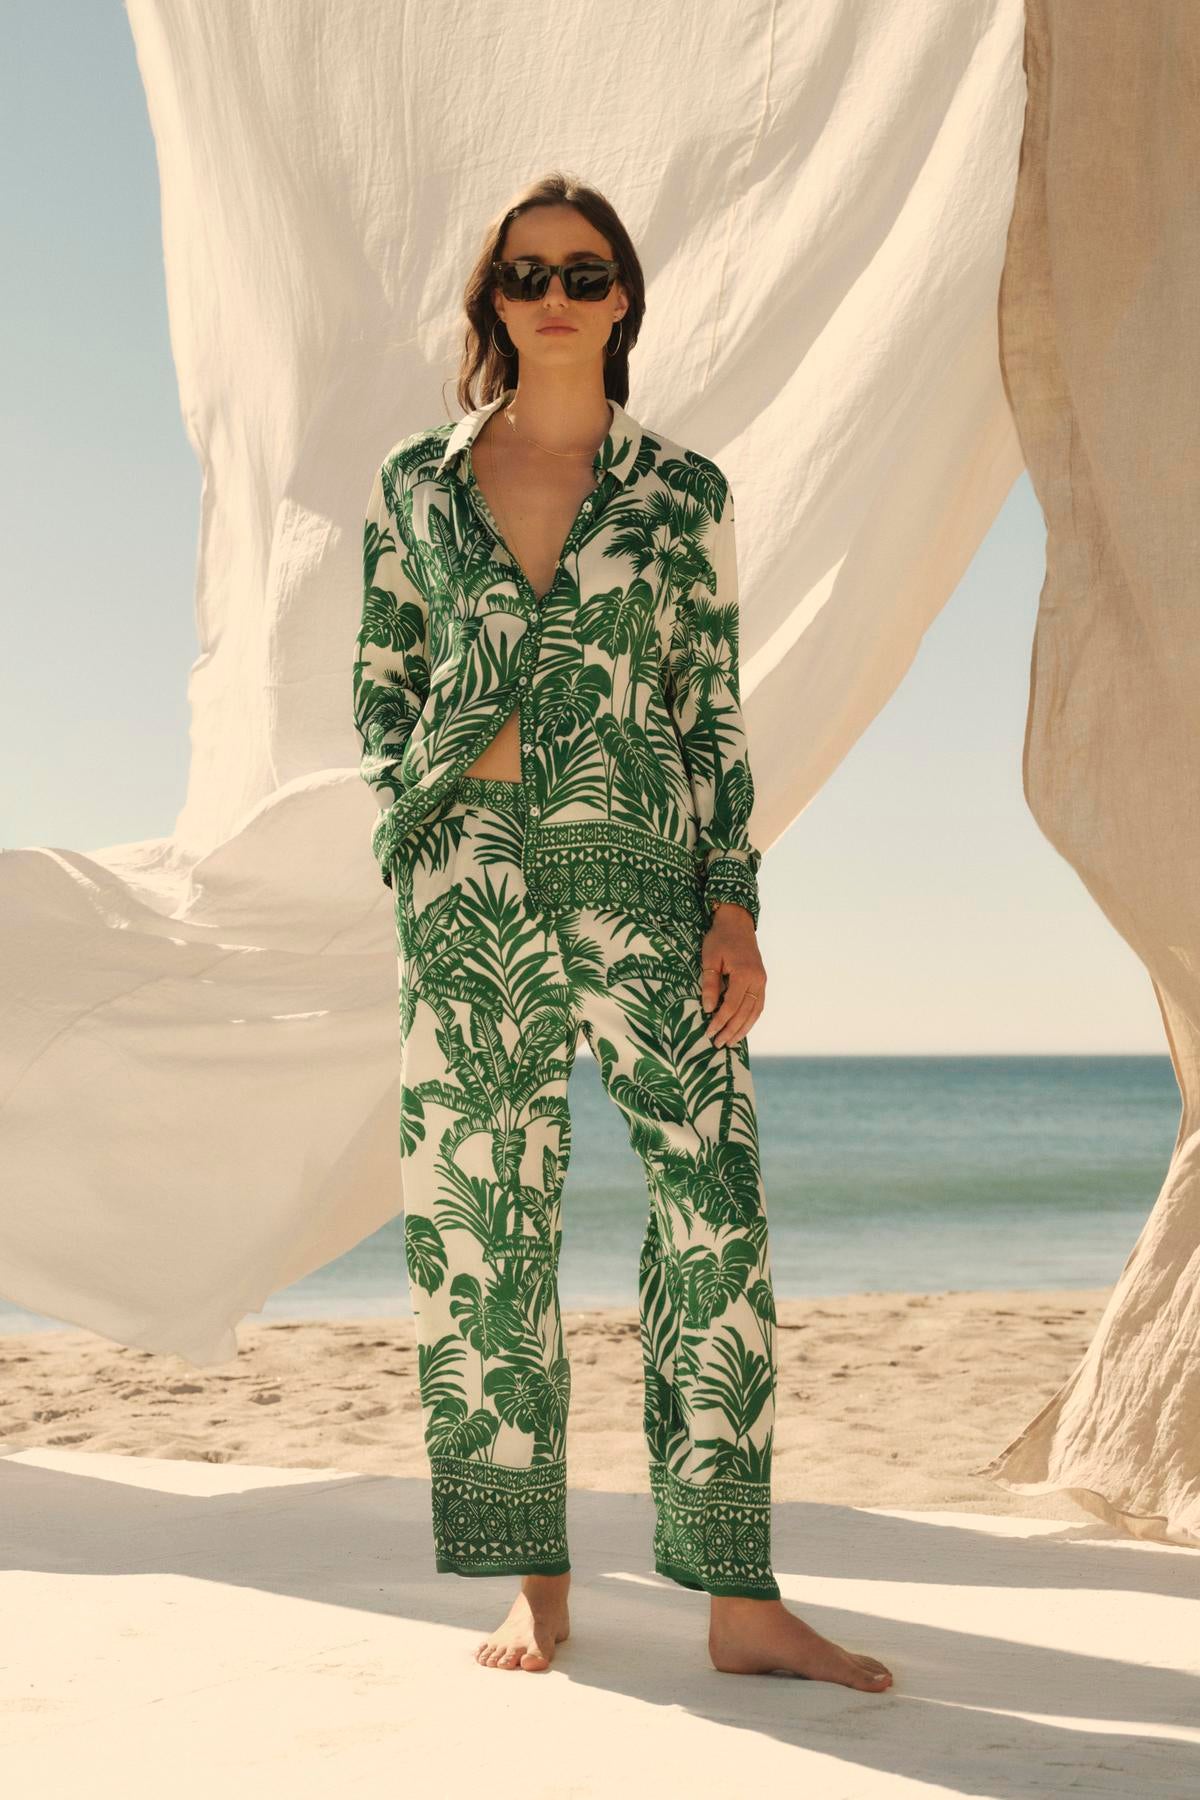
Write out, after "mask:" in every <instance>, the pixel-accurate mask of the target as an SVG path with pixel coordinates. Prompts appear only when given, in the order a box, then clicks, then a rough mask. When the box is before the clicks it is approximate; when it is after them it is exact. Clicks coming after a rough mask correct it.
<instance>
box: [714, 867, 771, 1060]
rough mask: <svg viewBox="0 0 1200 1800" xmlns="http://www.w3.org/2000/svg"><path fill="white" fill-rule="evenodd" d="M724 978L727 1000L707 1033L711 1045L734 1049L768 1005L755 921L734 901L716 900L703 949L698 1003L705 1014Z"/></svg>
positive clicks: (765, 980)
mask: <svg viewBox="0 0 1200 1800" xmlns="http://www.w3.org/2000/svg"><path fill="white" fill-rule="evenodd" d="M722 975H725V976H727V977H728V980H727V981H726V984H725V997H724V999H723V1000H722V1001H721V1007H720V1010H719V1011H718V1012H717V1013H716V1014H715V1015H714V1016H713V1018H711V1019H710V1020H709V1021H708V1025H707V1027H706V1029H707V1031H708V1035H709V1037H710V1038H712V1040H713V1042H714V1043H715V1044H719V1045H725V1044H735V1043H737V1041H738V1040H739V1038H743V1037H745V1035H746V1033H747V1032H748V1031H749V1029H750V1027H751V1026H752V1025H753V1023H754V1021H755V1019H757V1018H758V1015H759V1014H760V1013H761V1011H762V1009H763V1006H764V1005H765V1003H766V997H767V971H766V969H765V967H764V966H763V959H762V957H761V956H760V955H759V950H758V936H757V933H756V932H755V929H754V917H753V915H752V914H751V913H750V912H748V911H747V909H746V908H745V907H744V906H738V905H737V904H736V903H735V902H734V901H732V900H719V901H718V902H717V904H716V905H715V906H714V907H713V909H712V924H711V925H710V926H709V928H708V930H707V931H706V932H705V934H704V942H703V944H702V946H701V951H700V1003H701V1005H702V1006H703V1008H704V1010H705V1012H706V1013H708V1012H712V1010H713V1007H714V1006H716V1004H717V1001H718V999H719V998H720V994H721V977H722Z"/></svg>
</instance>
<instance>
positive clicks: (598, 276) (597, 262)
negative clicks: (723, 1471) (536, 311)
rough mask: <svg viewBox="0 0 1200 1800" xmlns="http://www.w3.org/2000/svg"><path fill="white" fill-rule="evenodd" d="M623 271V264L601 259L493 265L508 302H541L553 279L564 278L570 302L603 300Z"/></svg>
mask: <svg viewBox="0 0 1200 1800" xmlns="http://www.w3.org/2000/svg"><path fill="white" fill-rule="evenodd" d="M620 270H621V265H620V263H617V262H613V261H611V260H609V259H607V258H605V257H601V256H594V257H590V258H588V259H587V260H586V261H585V260H583V259H580V261H578V262H570V263H547V262H538V261H537V260H536V258H535V257H532V256H518V257H515V258H514V259H513V260H512V261H510V262H494V263H493V264H492V272H493V274H494V275H495V277H496V280H497V282H498V283H499V286H500V292H501V293H502V294H503V295H504V298H505V299H506V300H540V299H541V297H542V295H543V294H544V293H545V292H546V289H547V288H548V287H549V286H550V277H551V276H552V275H561V277H562V284H563V292H564V293H565V294H566V296H567V299H568V300H603V298H604V296H605V295H606V294H607V293H608V292H609V291H610V290H611V288H612V284H613V282H614V281H615V280H616V279H617V276H618V275H619V274H620Z"/></svg>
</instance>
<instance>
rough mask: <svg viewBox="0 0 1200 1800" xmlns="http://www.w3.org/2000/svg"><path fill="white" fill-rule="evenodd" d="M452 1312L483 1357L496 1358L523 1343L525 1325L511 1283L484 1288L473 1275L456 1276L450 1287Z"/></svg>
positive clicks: (463, 1331)
mask: <svg viewBox="0 0 1200 1800" xmlns="http://www.w3.org/2000/svg"><path fill="white" fill-rule="evenodd" d="M450 1292H451V1294H452V1295H453V1296H454V1298H453V1299H452V1300H451V1302H450V1313H451V1316H452V1317H453V1318H456V1319H457V1320H458V1328H459V1330H460V1331H461V1332H462V1334H463V1336H464V1337H465V1338H466V1340H467V1342H468V1343H469V1344H473V1345H474V1347H475V1349H476V1350H478V1351H479V1353H480V1355H481V1356H486V1357H492V1356H497V1355H499V1353H500V1352H501V1351H502V1350H506V1349H510V1348H511V1347H512V1346H513V1345H514V1344H517V1343H519V1342H520V1341H521V1337H522V1333H523V1329H524V1327H523V1322H522V1319H521V1314H520V1310H519V1309H518V1307H517V1306H516V1304H515V1300H514V1296H513V1293H512V1290H511V1287H510V1286H509V1284H508V1283H507V1282H506V1281H504V1280H503V1279H501V1281H500V1282H499V1283H497V1285H496V1286H495V1287H492V1288H482V1287H480V1285H479V1282H478V1281H477V1280H476V1278H475V1276H474V1275H456V1276H455V1277H454V1280H453V1281H452V1282H451V1284H450Z"/></svg>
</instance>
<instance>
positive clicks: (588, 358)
mask: <svg viewBox="0 0 1200 1800" xmlns="http://www.w3.org/2000/svg"><path fill="white" fill-rule="evenodd" d="M518 256H533V257H536V258H537V259H538V260H539V261H540V262H549V263H569V262H579V261H582V260H583V259H584V258H587V257H595V256H603V257H606V258H608V257H611V256H612V246H611V245H610V244H609V241H608V239H607V238H606V237H605V236H604V234H603V232H601V231H598V230H597V229H596V227H595V226H594V225H593V224H592V223H591V221H590V220H589V219H585V218H584V216H583V214H582V213H581V212H577V211H576V209H575V208H574V207H573V206H565V205H564V206H531V207H530V209H529V211H528V212H524V213H521V214H520V215H519V216H518V217H517V218H515V219H513V220H512V221H511V222H510V224H509V227H508V230H507V231H506V232H505V234H504V243H503V246H502V248H501V251H500V258H501V259H502V260H504V261H510V260H512V259H514V258H516V257H518ZM492 304H493V305H494V307H495V309H496V315H497V317H498V318H500V319H502V320H503V321H504V323H505V325H506V326H507V328H508V334H509V336H510V337H511V339H512V341H513V343H514V344H515V345H516V347H517V349H518V351H519V352H520V356H521V361H522V363H525V364H528V363H542V364H545V365H547V366H555V367H562V366H578V365H579V364H581V363H590V362H595V361H602V360H603V357H604V346H605V344H606V343H607V342H608V339H609V336H610V334H611V332H612V328H613V325H614V323H615V322H616V320H618V319H621V318H624V316H625V314H626V312H627V311H628V309H629V301H628V299H627V297H626V294H625V290H624V288H623V287H622V286H621V283H620V282H619V281H616V282H614V283H613V285H612V287H611V288H610V289H609V291H608V293H607V294H606V295H605V296H604V298H603V300H568V298H567V296H566V294H565V293H564V292H563V284H562V277H561V275H557V274H555V275H552V276H551V277H550V286H549V287H548V288H547V289H546V292H545V293H544V294H543V295H542V296H541V298H540V299H539V300H506V299H505V297H504V295H503V294H502V293H501V292H500V290H499V288H498V287H496V288H493V289H492ZM548 325H569V326H571V327H573V329H572V330H570V331H548V330H543V329H542V327H543V326H548Z"/></svg>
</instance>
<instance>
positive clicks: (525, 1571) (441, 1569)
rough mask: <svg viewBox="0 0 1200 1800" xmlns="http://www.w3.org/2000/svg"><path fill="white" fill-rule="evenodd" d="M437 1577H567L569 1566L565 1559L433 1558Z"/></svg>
mask: <svg viewBox="0 0 1200 1800" xmlns="http://www.w3.org/2000/svg"><path fill="white" fill-rule="evenodd" d="M434 1561H435V1563H436V1566H437V1572H438V1574H439V1575H568V1574H569V1573H570V1570H571V1565H570V1563H569V1562H568V1561H567V1559H566V1557H565V1556H563V1557H559V1558H558V1559H557V1560H556V1561H554V1562H521V1563H515V1562H498V1563H461V1562H456V1561H455V1560H454V1559H453V1558H451V1557H449V1556H435V1558H434Z"/></svg>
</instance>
